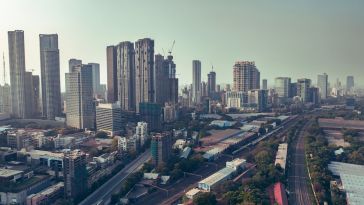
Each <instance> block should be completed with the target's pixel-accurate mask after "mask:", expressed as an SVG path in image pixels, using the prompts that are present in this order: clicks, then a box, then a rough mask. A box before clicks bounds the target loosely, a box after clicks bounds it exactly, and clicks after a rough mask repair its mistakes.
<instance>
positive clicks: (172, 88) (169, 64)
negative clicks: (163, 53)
mask: <svg viewBox="0 0 364 205" xmlns="http://www.w3.org/2000/svg"><path fill="white" fill-rule="evenodd" d="M163 67H164V68H165V70H167V71H168V92H167V93H168V94H167V102H168V103H171V104H172V105H175V104H177V103H178V78H176V64H175V63H174V62H173V56H172V55H171V54H170V55H168V56H167V58H166V59H164V61H163Z"/></svg>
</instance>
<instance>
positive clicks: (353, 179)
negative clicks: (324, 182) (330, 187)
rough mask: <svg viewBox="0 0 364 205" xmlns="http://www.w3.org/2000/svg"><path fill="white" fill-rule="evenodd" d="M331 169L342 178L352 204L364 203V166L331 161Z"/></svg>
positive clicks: (347, 199) (349, 202)
mask: <svg viewBox="0 0 364 205" xmlns="http://www.w3.org/2000/svg"><path fill="white" fill-rule="evenodd" d="M329 170H330V171H331V172H332V173H333V175H335V176H339V177H340V179H341V183H342V187H343V188H344V191H345V192H346V201H347V204H350V205H361V204H364V166H363V165H356V164H348V163H342V162H331V163H330V164H329Z"/></svg>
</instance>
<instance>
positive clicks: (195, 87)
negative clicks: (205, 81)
mask: <svg viewBox="0 0 364 205" xmlns="http://www.w3.org/2000/svg"><path fill="white" fill-rule="evenodd" d="M201 91H202V90H201V61H199V60H193V61H192V101H193V102H194V103H200V102H201V95H202V93H201Z"/></svg>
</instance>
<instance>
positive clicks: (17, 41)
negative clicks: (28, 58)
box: [8, 30, 27, 118]
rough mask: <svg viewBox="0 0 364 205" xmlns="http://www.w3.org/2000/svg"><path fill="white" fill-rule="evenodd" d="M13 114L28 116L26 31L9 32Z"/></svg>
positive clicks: (15, 115) (18, 116) (17, 116)
mask: <svg viewBox="0 0 364 205" xmlns="http://www.w3.org/2000/svg"><path fill="white" fill-rule="evenodd" d="M8 43H9V70H10V85H11V105H12V106H11V108H12V115H13V116H14V117H16V118H26V117H27V116H26V110H25V109H26V108H25V107H26V103H25V85H24V79H25V78H24V77H25V51H24V31H20V30H16V31H9V32H8Z"/></svg>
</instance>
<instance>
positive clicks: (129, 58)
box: [115, 41, 135, 111]
mask: <svg viewBox="0 0 364 205" xmlns="http://www.w3.org/2000/svg"><path fill="white" fill-rule="evenodd" d="M115 49H116V76H117V92H118V95H117V99H118V101H120V104H121V109H122V110H125V111H134V110H135V64H134V60H135V59H134V45H133V43H131V42H129V41H125V42H121V43H120V44H118V45H117V46H116V47H115Z"/></svg>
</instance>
